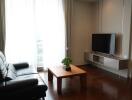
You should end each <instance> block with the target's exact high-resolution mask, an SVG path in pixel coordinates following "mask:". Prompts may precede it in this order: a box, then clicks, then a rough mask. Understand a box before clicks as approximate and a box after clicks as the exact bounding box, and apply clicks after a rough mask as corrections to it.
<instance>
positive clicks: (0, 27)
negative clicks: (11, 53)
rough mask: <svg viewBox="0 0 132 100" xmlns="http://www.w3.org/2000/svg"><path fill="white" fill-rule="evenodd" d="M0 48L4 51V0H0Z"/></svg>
mask: <svg viewBox="0 0 132 100" xmlns="http://www.w3.org/2000/svg"><path fill="white" fill-rule="evenodd" d="M0 50H1V51H2V52H3V53H4V51H5V0H0Z"/></svg>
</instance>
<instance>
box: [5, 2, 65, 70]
mask: <svg viewBox="0 0 132 100" xmlns="http://www.w3.org/2000/svg"><path fill="white" fill-rule="evenodd" d="M5 3H6V57H7V60H8V61H9V62H12V63H14V62H23V61H26V62H29V63H30V64H35V65H36V64H37V65H38V66H41V67H44V68H45V69H46V68H47V67H50V66H56V65H60V64H61V60H62V59H63V58H64V56H65V20H64V11H63V6H62V0H6V2H5Z"/></svg>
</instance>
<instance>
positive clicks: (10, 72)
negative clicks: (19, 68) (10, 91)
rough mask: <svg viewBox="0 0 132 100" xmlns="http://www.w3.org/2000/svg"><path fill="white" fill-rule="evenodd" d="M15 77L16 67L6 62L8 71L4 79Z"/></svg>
mask: <svg viewBox="0 0 132 100" xmlns="http://www.w3.org/2000/svg"><path fill="white" fill-rule="evenodd" d="M16 77H17V73H16V69H15V68H14V66H13V65H12V64H8V73H7V76H6V79H8V80H9V79H15V78H16Z"/></svg>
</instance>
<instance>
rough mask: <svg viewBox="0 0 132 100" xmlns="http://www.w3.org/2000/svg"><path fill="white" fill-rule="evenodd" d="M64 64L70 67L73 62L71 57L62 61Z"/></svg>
mask: <svg viewBox="0 0 132 100" xmlns="http://www.w3.org/2000/svg"><path fill="white" fill-rule="evenodd" d="M62 63H63V64H64V65H65V67H70V66H69V65H70V64H71V63H72V60H71V58H70V57H65V58H64V59H63V60H62Z"/></svg>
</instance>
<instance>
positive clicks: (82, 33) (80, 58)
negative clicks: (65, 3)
mask: <svg viewBox="0 0 132 100" xmlns="http://www.w3.org/2000/svg"><path fill="white" fill-rule="evenodd" d="M93 14H94V9H93V5H92V4H91V3H89V2H83V1H80V0H74V3H73V9H72V24H71V25H72V26H71V58H72V60H73V64H76V65H83V64H85V61H84V52H85V51H90V50H91V32H92V30H94V29H93V24H94V22H93V21H92V18H93Z"/></svg>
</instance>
